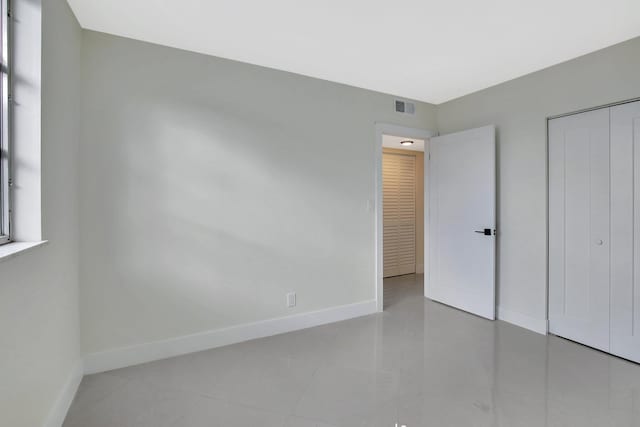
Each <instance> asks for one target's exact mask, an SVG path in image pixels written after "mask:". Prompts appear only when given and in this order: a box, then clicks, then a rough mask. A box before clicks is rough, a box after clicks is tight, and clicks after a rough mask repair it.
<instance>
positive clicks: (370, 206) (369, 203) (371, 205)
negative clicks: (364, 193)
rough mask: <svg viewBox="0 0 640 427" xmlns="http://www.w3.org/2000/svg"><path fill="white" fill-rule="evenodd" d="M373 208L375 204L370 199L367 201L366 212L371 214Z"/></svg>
mask: <svg viewBox="0 0 640 427" xmlns="http://www.w3.org/2000/svg"><path fill="white" fill-rule="evenodd" d="M375 207H376V204H375V202H374V201H373V200H371V199H369V200H367V212H373V210H374V209H375Z"/></svg>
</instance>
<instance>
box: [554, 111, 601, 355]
mask: <svg viewBox="0 0 640 427" xmlns="http://www.w3.org/2000/svg"><path fill="white" fill-rule="evenodd" d="M609 222H610V221H609V111H608V110H607V109H603V110H595V111H590V112H587V113H583V114H576V115H572V116H567V117H562V118H559V119H554V120H550V121H549V330H550V332H552V333H554V334H557V335H560V336H563V337H566V338H569V339H571V340H574V341H579V342H581V343H584V344H587V345H589V346H591V347H595V348H598V349H600V350H604V351H609V270H610V269H609V247H610V243H611V242H610V239H609Z"/></svg>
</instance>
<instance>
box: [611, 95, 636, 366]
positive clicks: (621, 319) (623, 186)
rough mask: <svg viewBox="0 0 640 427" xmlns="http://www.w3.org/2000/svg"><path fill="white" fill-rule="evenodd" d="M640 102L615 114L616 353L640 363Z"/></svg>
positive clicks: (615, 109) (613, 110) (613, 262)
mask: <svg viewBox="0 0 640 427" xmlns="http://www.w3.org/2000/svg"><path fill="white" fill-rule="evenodd" d="M639 276H640V102H634V103H630V104H623V105H619V106H616V107H612V108H611V353H613V354H617V355H619V356H621V357H625V358H627V359H631V360H635V361H636V362H640V283H639V280H640V277H639Z"/></svg>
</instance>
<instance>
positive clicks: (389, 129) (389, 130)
mask: <svg viewBox="0 0 640 427" xmlns="http://www.w3.org/2000/svg"><path fill="white" fill-rule="evenodd" d="M375 131H376V139H375V141H376V147H375V165H376V167H375V191H376V194H375V196H376V198H375V226H376V229H375V251H376V262H375V290H376V308H377V311H379V312H381V311H382V310H383V308H384V307H383V300H384V293H383V277H384V276H383V265H384V256H383V254H384V251H383V238H382V236H383V235H384V234H383V227H382V226H383V223H382V219H383V213H382V212H383V211H382V135H394V136H402V137H407V138H416V139H424V182H425V186H424V189H425V193H426V192H427V189H428V187H427V185H426V184H427V183H428V182H429V180H428V178H429V138H431V137H433V136H437V135H438V133H437V132H433V131H430V130H427V129H418V128H411V127H405V126H400V125H393V124H389V123H376V124H375ZM428 224H429V198H428V197H427V195H426V194H425V197H424V248H425V250H424V258H425V259H424V271H429V270H428V268H429V257H428V254H429V250H428V248H429V235H428V234H429V227H428ZM424 277H425V278H424V280H425V284H426V281H427V275H425V276H424ZM425 289H426V286H425Z"/></svg>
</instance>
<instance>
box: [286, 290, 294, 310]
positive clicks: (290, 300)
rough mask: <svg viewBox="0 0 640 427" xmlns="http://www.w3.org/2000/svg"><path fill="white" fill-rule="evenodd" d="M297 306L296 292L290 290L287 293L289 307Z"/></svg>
mask: <svg viewBox="0 0 640 427" xmlns="http://www.w3.org/2000/svg"><path fill="white" fill-rule="evenodd" d="M295 306H296V293H295V292H289V293H288V294H287V307H289V308H291V307H295Z"/></svg>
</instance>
